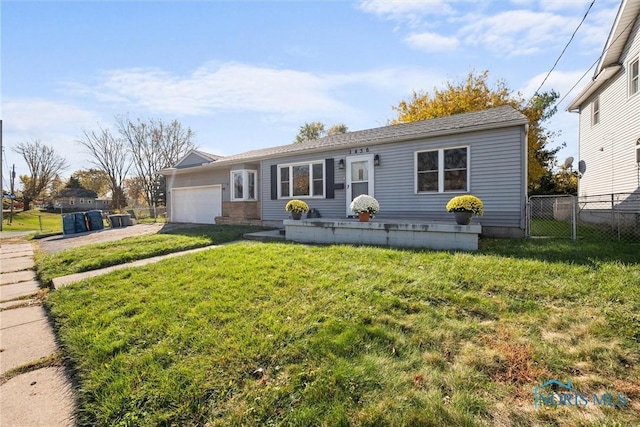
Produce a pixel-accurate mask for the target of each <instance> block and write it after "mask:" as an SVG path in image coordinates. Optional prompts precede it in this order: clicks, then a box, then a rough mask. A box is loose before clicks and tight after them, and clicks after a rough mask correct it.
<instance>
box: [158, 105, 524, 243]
mask: <svg viewBox="0 0 640 427" xmlns="http://www.w3.org/2000/svg"><path fill="white" fill-rule="evenodd" d="M527 126H528V121H527V118H526V117H525V116H524V115H522V114H521V113H519V112H518V111H517V110H515V109H513V108H512V107H510V106H503V107H497V108H492V109H488V110H484V111H479V112H473V113H465V114H459V115H455V116H450V117H442V118H436V119H432V120H423V121H418V122H413V123H406V124H398V125H392V126H385V127H380V128H376V129H368V130H362V131H355V132H349V133H345V134H339V135H333V136H327V137H323V138H320V139H317V140H313V141H306V142H302V143H296V144H287V145H282V146H278V147H271V148H265V149H259V150H253V151H249V152H246V153H242V154H237V155H232V156H226V157H218V156H212V155H209V154H206V153H202V152H200V151H191V152H189V153H187V154H186V155H185V157H183V158H182V159H181V160H180V161H179V162H178V163H177V164H176V165H175V167H173V168H168V169H165V170H162V171H160V173H161V174H163V175H164V176H165V177H166V181H167V209H168V215H169V218H170V221H172V222H194V223H209V224H211V223H230V222H232V223H233V222H235V223H255V224H263V225H270V226H279V225H281V224H282V221H283V220H285V219H287V218H289V213H288V212H286V211H285V210H284V206H285V204H286V203H287V201H288V200H291V199H293V198H296V199H303V200H305V201H306V202H307V203H308V204H309V206H310V207H311V208H314V209H316V210H317V211H319V212H320V215H322V217H323V218H346V217H349V216H352V215H353V212H351V211H350V210H349V204H350V202H351V200H353V198H354V197H356V196H357V195H359V194H363V193H367V194H369V195H372V196H374V197H375V198H376V199H378V201H379V202H380V206H381V210H380V213H379V214H378V218H387V219H407V220H410V219H411V220H430V221H439V220H444V221H453V219H452V216H451V214H450V213H448V212H446V210H445V205H446V204H447V202H448V201H449V199H450V198H451V197H453V196H455V195H458V194H465V193H473V194H475V195H477V196H478V197H480V198H481V199H482V200H483V201H484V204H485V214H484V216H482V217H479V218H478V219H477V220H478V221H479V222H480V223H481V225H482V230H483V234H485V235H491V236H522V235H523V234H524V228H525V205H526V199H527V194H526V192H527V160H526V159H527V148H526V144H527Z"/></svg>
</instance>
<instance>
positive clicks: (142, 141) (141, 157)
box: [116, 117, 196, 206]
mask: <svg viewBox="0 0 640 427" xmlns="http://www.w3.org/2000/svg"><path fill="white" fill-rule="evenodd" d="M116 125H117V127H118V131H119V132H120V135H122V137H123V138H124V140H125V142H126V143H127V145H128V148H129V152H130V153H131V155H132V158H133V165H134V166H135V168H136V172H137V176H138V177H139V179H140V184H141V185H142V188H143V190H144V192H143V196H144V199H145V201H146V202H147V203H149V206H153V205H157V204H158V202H159V199H160V196H161V194H162V193H163V190H162V189H160V188H159V187H160V183H161V181H162V180H160V179H159V176H158V171H159V170H161V169H165V168H168V167H171V166H173V165H174V164H175V163H177V161H178V160H179V159H180V158H181V157H182V156H184V155H185V154H186V153H187V152H188V151H189V150H192V149H194V148H196V145H195V143H194V142H193V138H194V136H195V134H194V133H193V132H192V131H191V129H190V128H186V129H184V128H183V127H182V124H181V123H180V122H179V121H177V120H173V121H172V122H170V123H165V122H163V121H162V120H160V119H148V120H146V121H143V120H141V119H139V118H138V119H137V120H136V121H135V122H134V121H132V120H130V119H129V118H124V117H118V118H116Z"/></svg>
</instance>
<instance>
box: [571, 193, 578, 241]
mask: <svg viewBox="0 0 640 427" xmlns="http://www.w3.org/2000/svg"><path fill="white" fill-rule="evenodd" d="M577 207H578V203H577V201H576V198H575V197H573V196H571V239H572V240H576V239H577V238H578V224H577V222H578V221H577V220H578V218H577V217H576V208H577Z"/></svg>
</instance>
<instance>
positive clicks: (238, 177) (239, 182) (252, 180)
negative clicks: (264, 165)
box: [231, 170, 257, 201]
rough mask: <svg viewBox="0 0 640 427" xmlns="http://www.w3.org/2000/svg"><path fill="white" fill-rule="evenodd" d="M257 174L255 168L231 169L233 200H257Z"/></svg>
mask: <svg viewBox="0 0 640 427" xmlns="http://www.w3.org/2000/svg"><path fill="white" fill-rule="evenodd" d="M256 175H257V172H256V171H254V170H238V171H231V186H232V189H231V200H232V201H239V200H256Z"/></svg>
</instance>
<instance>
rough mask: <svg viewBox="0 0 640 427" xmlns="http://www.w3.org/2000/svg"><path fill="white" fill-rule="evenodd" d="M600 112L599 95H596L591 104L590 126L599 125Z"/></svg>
mask: <svg viewBox="0 0 640 427" xmlns="http://www.w3.org/2000/svg"><path fill="white" fill-rule="evenodd" d="M596 107H597V108H596ZM601 110H602V108H601V107H600V95H598V96H596V97H595V99H594V100H593V101H592V102H591V126H595V125H597V124H600V121H601V120H602V117H601V113H600V112H601ZM596 113H597V119H596Z"/></svg>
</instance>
